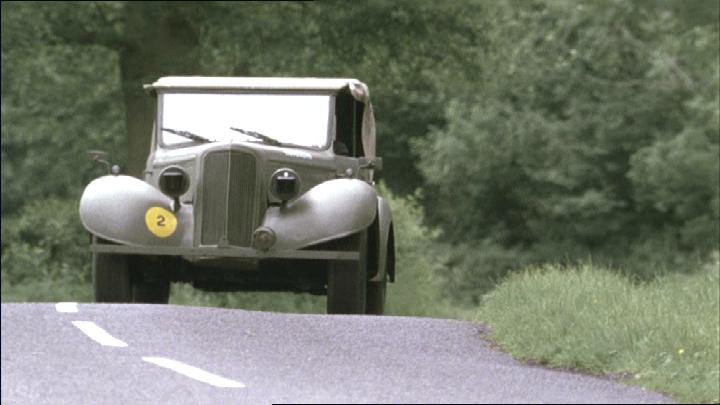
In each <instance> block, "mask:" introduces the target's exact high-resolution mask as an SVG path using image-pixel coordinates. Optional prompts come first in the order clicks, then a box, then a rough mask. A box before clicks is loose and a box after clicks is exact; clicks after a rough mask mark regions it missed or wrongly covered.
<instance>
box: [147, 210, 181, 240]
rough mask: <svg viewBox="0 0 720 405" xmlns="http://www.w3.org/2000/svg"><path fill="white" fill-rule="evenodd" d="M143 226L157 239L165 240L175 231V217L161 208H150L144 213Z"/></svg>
mask: <svg viewBox="0 0 720 405" xmlns="http://www.w3.org/2000/svg"><path fill="white" fill-rule="evenodd" d="M145 224H146V225H147V227H148V229H149V230H150V232H152V233H153V235H155V236H157V237H158V238H167V237H168V236H170V235H172V234H173V233H175V229H177V218H175V215H174V214H173V213H172V212H170V211H168V210H166V209H165V208H162V207H151V208H150V209H149V210H147V212H146V213H145Z"/></svg>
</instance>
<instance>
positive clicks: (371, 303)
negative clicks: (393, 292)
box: [365, 276, 387, 315]
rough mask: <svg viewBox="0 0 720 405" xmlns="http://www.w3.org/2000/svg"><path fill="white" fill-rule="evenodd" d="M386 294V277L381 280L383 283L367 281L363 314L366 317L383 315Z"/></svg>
mask: <svg viewBox="0 0 720 405" xmlns="http://www.w3.org/2000/svg"><path fill="white" fill-rule="evenodd" d="M386 294H387V276H385V278H383V281H368V283H367V302H366V305H365V313H366V314H368V315H383V314H384V313H385V295H386Z"/></svg>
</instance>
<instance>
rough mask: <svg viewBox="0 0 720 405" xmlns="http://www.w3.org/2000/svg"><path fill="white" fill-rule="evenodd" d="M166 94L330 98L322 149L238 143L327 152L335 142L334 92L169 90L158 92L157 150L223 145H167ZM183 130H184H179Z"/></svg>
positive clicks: (182, 143)
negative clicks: (163, 124) (164, 120)
mask: <svg viewBox="0 0 720 405" xmlns="http://www.w3.org/2000/svg"><path fill="white" fill-rule="evenodd" d="M166 94H259V95H307V96H329V99H328V102H329V104H330V105H329V106H328V124H327V126H328V128H327V136H326V139H325V145H323V146H322V147H320V148H316V147H312V146H304V145H297V144H289V143H288V144H285V143H283V144H282V145H280V146H273V145H269V144H267V143H264V142H253V141H247V142H242V141H238V143H244V144H260V145H265V146H272V147H276V148H293V149H306V150H310V151H316V152H317V151H326V150H328V149H331V147H332V144H333V140H334V139H335V131H336V125H335V97H336V94H335V92H333V91H322V90H318V91H307V90H302V91H299V90H266V89H258V90H251V89H248V90H237V89H232V90H229V89H169V90H163V91H159V92H157V101H156V106H157V107H156V108H157V111H156V117H155V120H156V125H154V127H155V128H154V130H155V140H156V142H155V144H156V145H157V146H156V147H157V148H162V149H183V148H188V147H193V146H197V145H212V144H221V142H210V143H198V142H194V141H192V140H190V139H188V140H187V141H186V142H178V143H173V144H166V143H165V142H164V140H163V134H162V132H163V129H162V123H163V109H164V105H163V101H164V97H165V95H166ZM179 129H182V128H179ZM198 135H201V136H207V134H198Z"/></svg>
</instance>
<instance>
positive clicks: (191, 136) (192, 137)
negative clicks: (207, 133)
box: [162, 128, 213, 143]
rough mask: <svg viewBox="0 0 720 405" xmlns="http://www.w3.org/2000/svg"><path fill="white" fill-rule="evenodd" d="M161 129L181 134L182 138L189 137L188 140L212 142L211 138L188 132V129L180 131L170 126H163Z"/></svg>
mask: <svg viewBox="0 0 720 405" xmlns="http://www.w3.org/2000/svg"><path fill="white" fill-rule="evenodd" d="M162 130H163V131H167V132H170V133H171V134H175V135H180V136H182V137H183V138H187V139H190V140H192V141H195V142H200V143H209V142H213V141H212V140H210V139H208V138H205V137H204V136H200V135H197V134H193V133H192V132H190V131H181V130H178V129H172V128H163V129H162Z"/></svg>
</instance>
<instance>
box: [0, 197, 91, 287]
mask: <svg viewBox="0 0 720 405" xmlns="http://www.w3.org/2000/svg"><path fill="white" fill-rule="evenodd" d="M89 242H90V238H89V235H88V233H87V231H85V229H84V228H83V227H82V225H81V223H80V218H79V215H78V202H77V200H74V199H72V200H71V199H67V200H64V199H57V198H50V199H46V200H40V201H34V202H31V203H29V204H27V205H25V206H24V207H23V208H22V209H21V210H20V212H19V213H18V214H17V215H15V216H13V217H11V218H8V219H5V220H3V223H2V276H3V277H2V283H3V299H4V300H8V299H12V300H41V301H45V300H54V299H55V298H57V297H61V296H62V297H65V298H66V299H76V300H77V299H79V298H77V297H73V294H74V293H75V292H78V291H80V290H82V291H87V292H88V293H82V294H81V296H82V298H89V292H90V291H91V288H90V283H91V281H92V276H91V273H90V252H89ZM35 287H37V288H35ZM21 291H26V292H27V295H26V294H25V293H22V292H21ZM43 291H45V292H48V294H45V293H44V292H43Z"/></svg>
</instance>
